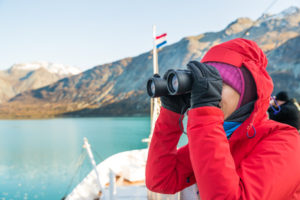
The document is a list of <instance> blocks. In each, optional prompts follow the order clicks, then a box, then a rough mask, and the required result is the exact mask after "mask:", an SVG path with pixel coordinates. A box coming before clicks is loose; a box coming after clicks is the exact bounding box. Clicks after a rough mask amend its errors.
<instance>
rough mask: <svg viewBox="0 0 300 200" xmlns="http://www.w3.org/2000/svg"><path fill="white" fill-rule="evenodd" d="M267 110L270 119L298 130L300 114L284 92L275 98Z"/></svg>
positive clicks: (299, 127)
mask: <svg viewBox="0 0 300 200" xmlns="http://www.w3.org/2000/svg"><path fill="white" fill-rule="evenodd" d="M275 101H276V103H275ZM275 101H272V102H271V107H270V108H269V109H268V113H269V117H270V119H272V120H274V121H277V122H281V123H284V124H288V125H291V126H293V127H295V128H296V129H297V130H299V129H300V112H299V110H298V108H297V107H296V106H295V104H294V103H293V101H292V100H291V99H290V98H289V96H288V93H287V92H286V91H281V92H279V93H278V94H277V95H276V96H275Z"/></svg>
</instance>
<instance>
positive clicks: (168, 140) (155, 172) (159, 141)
mask: <svg viewBox="0 0 300 200" xmlns="http://www.w3.org/2000/svg"><path fill="white" fill-rule="evenodd" d="M179 119H180V115H179V114H177V113H174V112H172V111H169V110H167V109H165V108H163V107H162V108H161V111H160V115H159V117H158V119H157V121H156V124H155V129H154V133H153V136H152V139H151V144H150V147H149V153H148V159H147V164H146V186H147V188H148V189H149V190H151V191H154V192H158V193H164V194H174V193H176V192H178V191H181V190H182V189H184V188H186V187H188V186H190V185H192V184H194V183H195V177H194V175H193V169H192V166H191V161H190V158H189V149H188V146H187V145H186V146H184V147H182V148H180V149H178V150H177V144H178V141H179V139H180V136H181V134H182V131H181V130H180V126H179V123H180V125H181V126H182V121H181V122H179Z"/></svg>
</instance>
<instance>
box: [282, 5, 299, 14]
mask: <svg viewBox="0 0 300 200" xmlns="http://www.w3.org/2000/svg"><path fill="white" fill-rule="evenodd" d="M299 11H300V9H299V8H298V7H296V6H291V7H289V8H287V9H285V10H283V11H281V12H280V13H279V15H280V14H281V15H285V16H287V15H293V14H295V13H298V12H299Z"/></svg>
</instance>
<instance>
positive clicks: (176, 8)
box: [0, 0, 300, 70]
mask: <svg viewBox="0 0 300 200" xmlns="http://www.w3.org/2000/svg"><path fill="white" fill-rule="evenodd" d="M270 5H272V7H271V8H269V6H270ZM290 6H297V7H300V0H248V1H245V0H209V1H208V0H205V1H204V0H106V1H104V0H85V1H83V0H26V1H22V0H0V70H4V69H8V68H9V67H11V66H12V65H13V64H16V63H24V62H32V61H48V62H53V63H60V64H66V65H71V66H76V67H78V68H80V69H82V70H86V69H88V68H91V67H93V66H96V65H99V64H105V63H109V62H113V61H116V60H119V59H122V58H125V57H132V56H137V55H139V54H142V53H144V52H146V51H149V50H151V48H152V46H153V43H152V42H153V40H152V26H153V24H155V25H156V26H157V34H162V33H167V34H168V36H167V41H168V44H172V43H175V42H178V41H179V40H181V39H182V38H183V37H187V36H192V35H199V34H201V33H205V32H209V31H220V30H222V29H224V28H225V27H226V26H227V25H228V24H229V23H230V22H232V21H234V20H235V19H237V18H238V17H249V18H251V19H252V20H255V19H257V18H258V17H259V16H261V15H262V13H263V12H264V11H265V10H267V13H272V14H274V13H279V12H281V11H282V10H284V9H286V8H288V7H290ZM268 8H269V9H268Z"/></svg>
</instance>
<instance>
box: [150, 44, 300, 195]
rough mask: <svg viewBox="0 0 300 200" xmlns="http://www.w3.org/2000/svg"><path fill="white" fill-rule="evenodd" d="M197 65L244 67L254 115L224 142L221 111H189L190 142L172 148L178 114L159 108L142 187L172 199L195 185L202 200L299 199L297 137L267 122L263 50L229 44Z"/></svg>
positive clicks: (299, 150) (285, 127) (177, 130)
mask: <svg viewBox="0 0 300 200" xmlns="http://www.w3.org/2000/svg"><path fill="white" fill-rule="evenodd" d="M202 62H223V63H227V64H231V65H234V66H236V67H241V66H245V67H246V68H247V69H248V70H249V71H250V72H251V74H252V76H253V78H254V80H255V83H256V88H257V96H258V97H257V100H256V102H255V106H254V110H253V112H252V113H251V115H250V117H249V118H248V119H246V120H245V121H244V122H243V123H242V124H241V126H240V127H239V128H238V129H237V130H236V131H235V132H234V133H233V134H232V136H231V138H230V139H229V140H228V139H227V138H226V134H225V131H224V128H223V123H224V116H223V112H222V111H221V109H219V108H216V107H200V108H194V109H191V110H190V111H189V112H188V126H187V135H188V141H189V142H188V144H187V145H186V146H184V147H182V148H180V149H177V144H178V141H179V138H180V136H181V134H182V131H181V129H180V127H179V119H180V115H179V114H177V113H174V112H172V111H169V110H167V109H165V108H161V111H160V115H159V118H158V120H157V122H156V126H155V130H154V134H153V137H152V141H151V144H150V147H149V154H148V160H147V165H146V185H147V187H148V188H149V189H150V190H152V191H154V192H159V193H166V194H173V193H176V192H178V191H181V190H183V189H184V188H186V187H188V186H190V185H192V184H195V183H197V186H198V189H199V195H200V198H201V200H206V199H222V200H223V199H249V200H250V199H259V200H264V199H268V200H276V199H284V200H287V199H300V138H299V134H298V132H297V130H296V129H295V128H293V127H291V126H288V125H285V124H281V123H278V122H275V121H272V120H269V119H268V117H267V109H268V106H269V99H270V96H271V93H272V90H273V82H272V79H271V78H270V76H269V75H268V73H267V71H266V66H267V59H266V56H265V55H264V53H263V52H262V50H261V49H260V48H259V47H258V46H257V44H256V43H255V42H253V41H249V40H246V39H234V40H231V41H228V42H225V43H222V44H220V45H217V46H215V47H213V48H211V49H210V50H209V51H208V52H207V54H206V55H205V56H204V58H203V59H202ZM245 89H247V88H245Z"/></svg>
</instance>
